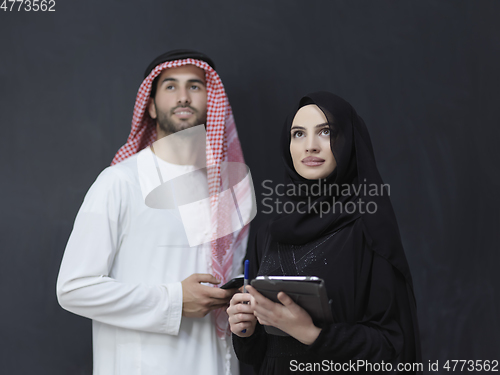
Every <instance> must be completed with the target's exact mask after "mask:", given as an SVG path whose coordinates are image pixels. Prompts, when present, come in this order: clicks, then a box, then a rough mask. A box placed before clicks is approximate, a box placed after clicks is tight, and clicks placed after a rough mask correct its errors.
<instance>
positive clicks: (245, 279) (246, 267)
mask: <svg viewBox="0 0 500 375" xmlns="http://www.w3.org/2000/svg"><path fill="white" fill-rule="evenodd" d="M249 268H250V261H249V260H248V259H247V260H245V277H244V278H243V293H248V292H247V285H248V270H249ZM243 303H245V304H246V303H247V302H243ZM246 331H247V330H246V329H244V330H243V331H241V333H246Z"/></svg>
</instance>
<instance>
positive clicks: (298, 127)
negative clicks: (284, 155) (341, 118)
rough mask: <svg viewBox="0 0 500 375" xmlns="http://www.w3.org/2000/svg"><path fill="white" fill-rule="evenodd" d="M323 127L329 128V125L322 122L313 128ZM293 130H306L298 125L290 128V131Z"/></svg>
mask: <svg viewBox="0 0 500 375" xmlns="http://www.w3.org/2000/svg"><path fill="white" fill-rule="evenodd" d="M323 126H329V124H328V123H327V122H324V123H323V124H318V125H315V126H314V127H315V128H321V127H323ZM293 129H300V130H306V128H304V127H303V126H299V125H294V126H292V128H291V129H290V130H293Z"/></svg>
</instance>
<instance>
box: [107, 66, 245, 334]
mask: <svg viewBox="0 0 500 375" xmlns="http://www.w3.org/2000/svg"><path fill="white" fill-rule="evenodd" d="M188 64H191V65H195V66H197V67H199V68H202V69H203V70H205V79H206V88H207V122H206V131H207V145H206V149H207V150H206V151H207V153H206V154H207V166H213V168H208V169H207V170H208V176H207V177H208V189H209V193H210V205H211V208H212V235H213V238H216V239H214V240H213V241H212V242H211V248H212V257H211V258H212V259H211V268H212V272H213V275H214V276H215V277H216V278H217V279H219V280H221V284H220V285H222V284H224V283H226V282H227V281H229V278H230V277H231V276H232V272H233V270H232V268H233V267H232V266H233V251H234V249H236V248H237V247H238V246H240V245H241V242H242V241H243V240H246V238H247V236H248V229H249V225H248V224H247V225H245V226H244V227H243V228H242V229H241V230H240V231H239V232H238V233H237V235H236V238H234V236H235V234H229V235H226V236H224V237H221V238H217V237H218V236H217V235H216V233H217V231H218V230H217V228H218V226H221V227H225V226H227V220H228V218H227V215H224V207H219V200H218V193H220V192H221V191H222V190H223V189H222V183H223V181H222V179H221V173H220V166H221V163H222V162H239V163H243V164H244V163H245V161H244V159H243V153H242V151H241V145H240V141H239V139H238V134H237V132H236V126H235V123H234V118H233V114H232V110H231V106H230V104H229V100H228V99H227V96H226V92H225V90H224V86H223V85H222V81H221V79H220V77H219V75H218V74H217V72H216V71H215V70H214V69H213V68H212V67H211V66H210V65H208V64H207V63H206V62H204V61H201V60H196V59H190V58H188V59H182V60H174V61H167V62H164V63H162V64H160V65H158V66H156V67H155V68H154V69H153V70H152V71H151V73H150V74H149V75H148V76H147V77H146V78H145V79H144V81H143V82H142V84H141V86H140V88H139V92H138V93H137V98H136V102H135V107H134V115H133V119H132V130H131V131H130V135H129V137H128V139H127V143H126V144H125V145H123V146H122V147H121V148H120V149H119V150H118V152H117V153H116V155H115V157H114V159H113V161H112V162H111V165H114V164H116V163H119V162H121V161H123V160H125V159H127V158H128V157H130V156H132V155H134V154H136V153H137V152H139V151H140V150H142V149H144V148H146V147H148V146H149V145H151V144H152V143H153V142H155V141H156V122H155V120H153V119H152V118H151V117H150V116H149V113H148V112H147V106H148V101H149V98H150V93H151V86H152V82H153V80H154V79H155V78H156V77H157V76H159V75H160V74H161V72H162V71H163V70H165V69H168V68H174V67H179V66H183V65H188ZM226 188H227V187H226ZM222 205H223V204H222ZM221 222H224V223H223V224H222V225H221ZM214 315H215V323H216V329H217V335H218V336H219V337H221V338H222V337H224V336H225V335H228V334H229V329H228V322H227V314H226V312H225V309H218V310H215V311H214Z"/></svg>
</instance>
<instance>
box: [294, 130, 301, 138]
mask: <svg viewBox="0 0 500 375" xmlns="http://www.w3.org/2000/svg"><path fill="white" fill-rule="evenodd" d="M299 137H302V132H301V131H300V130H297V131H296V132H294V133H293V138H299Z"/></svg>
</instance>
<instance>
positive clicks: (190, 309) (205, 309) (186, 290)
mask: <svg viewBox="0 0 500 375" xmlns="http://www.w3.org/2000/svg"><path fill="white" fill-rule="evenodd" d="M200 283H210V284H219V283H220V281H219V280H217V279H216V278H215V277H214V276H212V275H210V274H207V273H194V274H192V275H191V276H189V277H187V278H185V279H184V280H182V282H181V284H182V316H185V317H188V318H203V317H204V316H205V315H207V314H208V313H209V312H210V311H212V310H215V309H218V308H220V307H227V305H228V303H229V300H230V299H231V297H232V295H233V294H234V293H236V289H226V290H225V289H220V288H213V287H211V286H206V285H201V284H200Z"/></svg>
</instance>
